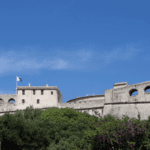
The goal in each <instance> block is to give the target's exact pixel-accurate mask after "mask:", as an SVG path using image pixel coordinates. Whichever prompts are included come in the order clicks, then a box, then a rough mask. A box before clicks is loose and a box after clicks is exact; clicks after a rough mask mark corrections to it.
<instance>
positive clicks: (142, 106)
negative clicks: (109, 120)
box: [0, 81, 150, 120]
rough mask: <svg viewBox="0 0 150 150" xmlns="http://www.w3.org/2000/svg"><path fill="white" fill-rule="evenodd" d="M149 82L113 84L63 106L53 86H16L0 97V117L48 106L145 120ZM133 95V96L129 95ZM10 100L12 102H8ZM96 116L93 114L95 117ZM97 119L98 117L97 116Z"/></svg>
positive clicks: (149, 106)
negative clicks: (11, 91)
mask: <svg viewBox="0 0 150 150" xmlns="http://www.w3.org/2000/svg"><path fill="white" fill-rule="evenodd" d="M148 90H150V81H147V82H142V83H138V84H133V85H128V83H127V82H121V83H116V84H114V88H113V89H108V90H105V94H104V95H93V96H88V95H87V96H85V97H77V98H75V99H71V100H69V101H67V102H66V103H62V94H61V92H60V90H59V89H58V87H57V86H53V87H50V86H48V85H47V84H46V87H42V86H41V87H40V86H38V87H35V86H30V83H29V86H27V87H26V86H25V87H23V86H22V87H17V94H14V95H12V94H9V95H0V116H2V115H4V113H10V114H14V113H15V112H16V111H17V109H18V110H23V109H26V107H29V106H30V105H33V108H39V109H43V110H46V109H48V108H51V107H58V108H66V107H68V108H73V109H75V110H76V111H77V110H79V111H80V112H84V111H85V112H87V113H88V114H90V115H94V112H93V111H92V109H93V110H94V111H97V112H98V113H99V114H100V116H101V117H104V116H105V115H107V114H111V115H113V116H115V117H118V118H120V119H121V118H122V117H123V115H128V116H129V118H138V117H137V115H138V114H139V115H140V116H141V120H144V119H148V116H150V109H149V108H150V92H148ZM135 92H137V95H133V94H134V93H135ZM11 100H13V101H15V103H11V102H10V101H11ZM95 116H97V115H95ZM97 117H98V116H97Z"/></svg>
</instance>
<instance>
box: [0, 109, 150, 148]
mask: <svg viewBox="0 0 150 150" xmlns="http://www.w3.org/2000/svg"><path fill="white" fill-rule="evenodd" d="M138 118H139V119H133V118H132V119H130V120H129V117H127V116H126V117H124V118H123V119H122V120H121V119H118V118H115V117H113V116H111V115H107V116H104V118H100V119H98V118H97V117H95V116H91V115H89V114H87V113H82V112H76V111H75V110H74V109H72V108H61V109H59V108H56V107H54V108H49V109H47V110H45V111H43V110H42V109H33V107H30V108H28V107H27V109H26V110H21V111H19V110H18V111H17V112H16V113H15V114H5V115H3V116H1V117H0V141H1V144H2V150H4V148H6V149H10V148H8V147H7V146H9V147H10V145H11V146H12V149H18V150H29V149H30V150H33V149H37V150H76V149H79V150H90V149H91V150H93V149H94V150H99V149H110V147H111V148H115V149H118V150H119V149H126V150H127V149H135V148H137V149H141V150H143V149H150V146H149V144H150V134H149V133H150V127H149V124H148V123H149V122H150V117H149V120H143V121H140V115H139V116H138Z"/></svg>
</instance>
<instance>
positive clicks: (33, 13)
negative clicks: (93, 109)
mask: <svg viewBox="0 0 150 150" xmlns="http://www.w3.org/2000/svg"><path fill="white" fill-rule="evenodd" d="M149 6H150V1H148V0H145V1H139V0H132V1H129V0H126V1H120V0H113V1H112V0H107V1H100V0H94V1H92V0H45V1H42V0H25V1H20V0H13V1H12V0H7V1H0V81H1V82H0V94H16V76H18V77H20V78H21V79H22V82H18V83H17V84H18V86H29V83H30V84H31V86H46V84H48V85H49V86H58V88H59V90H60V91H61V93H62V95H63V103H65V102H67V101H68V100H71V99H74V98H77V97H78V96H80V97H82V96H86V95H93V94H95V95H98V94H104V92H105V90H106V89H111V88H113V84H115V83H119V82H128V84H129V85H132V84H136V83H141V82H145V81H150V9H149Z"/></svg>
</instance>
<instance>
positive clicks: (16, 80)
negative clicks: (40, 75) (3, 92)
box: [16, 76, 17, 94]
mask: <svg viewBox="0 0 150 150" xmlns="http://www.w3.org/2000/svg"><path fill="white" fill-rule="evenodd" d="M16 94H17V76H16Z"/></svg>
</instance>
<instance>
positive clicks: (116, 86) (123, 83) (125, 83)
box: [114, 82, 128, 89]
mask: <svg viewBox="0 0 150 150" xmlns="http://www.w3.org/2000/svg"><path fill="white" fill-rule="evenodd" d="M127 85H128V82H120V83H115V84H114V89H118V88H123V87H126V86H127Z"/></svg>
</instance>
